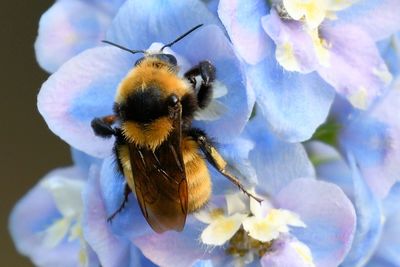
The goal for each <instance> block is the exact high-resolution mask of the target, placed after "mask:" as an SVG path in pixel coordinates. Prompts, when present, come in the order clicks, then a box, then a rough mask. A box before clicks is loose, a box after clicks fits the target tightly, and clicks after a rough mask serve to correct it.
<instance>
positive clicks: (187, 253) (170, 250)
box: [133, 224, 221, 267]
mask: <svg viewBox="0 0 400 267" xmlns="http://www.w3.org/2000/svg"><path fill="white" fill-rule="evenodd" d="M197 227H199V226H197ZM197 227H196V228H197ZM199 236H200V232H199V231H197V230H194V229H193V228H192V227H190V226H189V225H188V224H186V226H185V229H184V230H183V232H180V233H178V232H174V231H169V232H165V233H163V234H156V233H154V234H151V235H147V236H143V237H138V238H136V239H134V240H133V242H134V244H135V245H136V246H138V247H139V248H140V250H141V251H142V252H143V254H144V255H145V256H146V257H147V258H149V259H150V260H151V261H153V262H154V263H155V264H157V265H160V266H166V267H169V266H171V267H186V266H191V265H192V264H193V263H195V262H196V261H197V260H199V259H211V258H212V257H214V256H215V254H218V253H220V252H221V249H220V248H217V247H216V248H214V249H213V250H207V249H206V247H205V246H204V245H203V244H201V243H200V240H199Z"/></svg>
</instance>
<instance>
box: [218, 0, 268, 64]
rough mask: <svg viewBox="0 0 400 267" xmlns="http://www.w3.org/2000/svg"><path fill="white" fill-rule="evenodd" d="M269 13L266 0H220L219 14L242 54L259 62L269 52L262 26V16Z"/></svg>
mask: <svg viewBox="0 0 400 267" xmlns="http://www.w3.org/2000/svg"><path fill="white" fill-rule="evenodd" d="M267 13H268V4H267V1H265V0H252V1H248V0H233V1H232V0H220V1H219V6H218V15H219V17H220V19H221V21H222V23H223V24H224V26H225V28H226V30H227V32H228V34H229V37H230V39H231V40H232V43H233V44H234V46H235V48H236V49H237V51H238V53H239V54H240V56H242V57H243V59H244V60H245V61H246V62H247V63H249V64H257V63H259V62H260V61H261V60H263V59H264V58H265V57H266V56H267V53H268V51H267V50H268V49H269V47H268V46H269V45H270V44H269V43H268V41H267V36H266V34H265V32H264V31H263V29H262V27H261V17H262V16H264V15H266V14H267Z"/></svg>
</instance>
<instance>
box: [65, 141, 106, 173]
mask: <svg viewBox="0 0 400 267" xmlns="http://www.w3.org/2000/svg"><path fill="white" fill-rule="evenodd" d="M71 156H72V161H73V162H74V165H75V166H76V167H78V168H79V169H80V170H81V171H82V172H84V174H86V175H85V176H87V175H88V174H89V169H90V167H91V166H92V165H93V164H95V165H97V166H101V164H102V161H101V159H99V158H95V157H92V156H89V155H88V154H86V153H85V152H82V151H79V150H77V149H74V148H71Z"/></svg>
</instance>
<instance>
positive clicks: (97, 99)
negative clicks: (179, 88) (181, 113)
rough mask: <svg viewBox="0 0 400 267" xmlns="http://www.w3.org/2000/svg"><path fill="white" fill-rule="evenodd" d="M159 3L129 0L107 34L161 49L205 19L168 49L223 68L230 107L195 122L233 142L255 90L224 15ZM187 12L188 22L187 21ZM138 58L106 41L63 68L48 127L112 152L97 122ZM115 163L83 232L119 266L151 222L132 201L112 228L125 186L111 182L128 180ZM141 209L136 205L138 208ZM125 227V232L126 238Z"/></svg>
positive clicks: (219, 92)
mask: <svg viewBox="0 0 400 267" xmlns="http://www.w3.org/2000/svg"><path fill="white" fill-rule="evenodd" d="M157 3H158V2H157ZM155 6H156V2H155V1H147V2H139V1H128V2H127V3H126V4H125V5H124V6H123V7H121V9H120V11H119V13H118V15H117V16H116V18H115V20H114V22H113V24H112V25H111V28H110V31H109V32H108V37H107V39H108V40H110V41H113V42H115V43H118V44H120V45H123V46H126V47H132V48H137V49H148V48H149V49H150V50H154V49H159V47H160V46H161V45H158V46H157V44H155V45H152V43H153V42H163V43H167V42H170V41H171V40H173V39H174V38H176V37H177V36H180V35H181V34H182V33H184V32H185V31H187V30H188V29H190V28H192V27H193V26H194V25H197V24H200V23H203V24H205V25H204V26H203V28H201V29H199V30H197V31H196V32H194V33H192V34H191V35H190V36H188V37H186V38H185V39H184V40H182V41H181V42H180V43H177V44H176V45H174V46H173V47H172V51H171V50H166V51H167V52H169V53H174V55H175V56H176V58H177V59H178V62H179V65H180V66H181V67H182V72H183V71H185V70H187V69H188V68H189V67H191V66H194V65H196V64H198V63H199V61H202V60H205V59H207V60H210V61H211V62H213V63H214V64H215V66H216V69H217V70H218V72H217V82H216V84H217V85H218V86H217V87H218V88H216V91H215V95H214V97H215V98H217V97H219V98H218V99H217V100H219V104H217V106H220V107H221V106H223V107H225V108H223V109H221V110H220V111H222V113H219V112H217V113H212V112H211V115H213V114H214V115H213V116H214V117H215V115H218V117H217V118H213V116H205V117H204V114H202V115H203V116H200V118H201V119H203V122H202V121H196V125H197V126H198V127H201V128H203V129H204V130H205V131H206V132H207V133H208V134H209V135H210V136H211V137H213V138H214V139H215V140H216V141H218V142H229V139H231V138H234V137H235V136H237V135H238V134H239V133H240V131H241V130H242V129H243V127H244V124H245V123H246V121H247V119H248V117H249V116H250V113H251V110H252V106H253V101H254V100H253V98H252V94H251V91H249V90H248V89H247V87H246V86H245V85H246V82H245V81H246V80H245V77H244V75H243V74H242V72H241V63H240V61H239V60H238V59H237V57H236V55H235V53H234V52H233V49H232V47H231V45H230V43H229V41H228V39H227V38H226V37H225V36H224V33H223V31H222V30H221V29H220V28H219V27H218V26H216V25H218V24H219V22H218V20H217V19H216V18H215V17H214V16H213V15H212V14H211V13H210V12H209V11H208V10H207V9H206V7H205V5H204V4H203V3H201V2H198V1H185V2H182V3H181V2H179V3H178V2H175V1H165V2H163V3H162V4H161V5H159V6H158V7H157V8H155ZM136 10H141V12H140V13H139V14H141V15H138V14H136ZM133 12H134V13H133ZM150 14H151V15H152V16H154V17H153V18H154V20H149V16H150ZM182 14H184V15H185V16H184V18H185V19H182ZM178 18H180V19H178ZM211 24H214V25H211ZM210 40H213V42H210ZM183 42H184V43H183ZM150 46H151V47H150ZM136 59H137V56H132V55H131V54H129V53H127V52H126V51H122V50H120V49H117V48H115V47H109V46H102V47H97V48H93V49H88V50H86V51H84V52H83V53H81V54H79V55H78V56H76V57H74V58H72V59H71V60H70V61H68V62H67V63H65V64H64V65H63V66H61V67H60V68H59V70H58V71H57V72H56V73H55V74H53V75H52V76H51V77H50V78H49V80H48V81H47V82H46V83H45V84H44V85H43V87H42V89H41V92H40V94H39V99H38V106H39V110H40V112H41V113H42V115H43V116H44V118H45V119H46V122H47V123H48V125H49V127H50V128H51V129H52V130H53V131H54V132H55V133H56V134H58V135H59V136H60V137H61V138H63V139H64V140H65V141H67V142H68V143H69V144H70V145H71V146H73V147H75V148H77V149H79V150H81V151H84V152H85V153H88V154H90V155H92V156H96V157H103V158H104V157H110V156H111V154H112V144H113V142H114V140H112V139H111V140H104V139H102V138H99V137H96V136H95V135H94V133H93V130H92V129H91V126H90V122H91V120H92V119H93V118H95V117H102V116H104V115H109V114H112V112H113V111H112V105H113V102H114V100H113V99H114V96H115V92H116V90H117V88H118V84H119V83H120V81H121V80H122V79H123V78H124V77H125V76H126V74H127V73H128V71H130V70H131V69H132V68H133V66H134V62H135V60H136ZM224 91H226V94H225V92H224ZM212 103H218V102H217V101H213V102H212ZM211 107H215V105H211ZM214 111H215V110H214ZM217 111H218V110H217ZM204 119H205V121H204ZM233 121H234V123H232V122H233ZM113 161H114V159H113V156H111V157H110V158H109V159H106V160H104V162H103V167H102V168H101V173H100V174H99V175H98V176H96V177H95V178H96V179H100V178H101V177H105V178H104V179H102V180H101V181H102V182H101V183H100V185H104V184H103V182H104V183H106V184H105V185H104V186H103V187H101V188H102V189H104V190H107V191H106V192H101V194H96V195H95V198H92V197H89V196H92V195H91V194H90V192H91V189H94V188H97V187H96V186H95V185H96V184H93V183H94V182H97V183H99V181H98V180H96V179H95V178H93V179H91V180H90V181H92V183H91V186H88V190H87V191H86V192H87V193H86V194H85V195H87V197H86V198H85V201H84V203H86V207H90V208H87V209H86V211H87V212H86V213H85V214H86V216H84V218H85V219H84V221H86V222H87V223H86V224H85V223H84V225H86V226H87V227H86V226H84V230H85V231H84V232H85V233H86V236H87V241H88V242H89V244H90V245H91V246H92V248H93V250H94V251H95V252H96V253H97V254H98V257H99V259H100V262H102V263H104V265H105V266H120V264H122V263H121V262H124V263H126V262H127V259H129V251H130V250H131V248H130V247H129V244H130V239H131V238H133V236H135V235H138V234H140V231H139V230H138V229H136V227H135V223H134V222H133V221H137V220H142V222H143V221H144V218H143V216H142V215H141V214H140V211H139V209H138V207H137V204H136V206H133V207H132V205H133V204H132V202H133V201H130V203H129V205H128V207H127V209H126V212H127V213H126V214H129V216H128V215H125V216H120V217H117V218H116V219H115V221H114V222H113V224H112V225H111V224H109V223H107V221H106V219H107V215H109V214H111V213H112V212H113V211H115V209H116V207H117V206H118V205H119V203H120V201H121V199H122V197H123V195H122V191H118V190H117V188H116V186H112V184H111V182H112V181H118V186H119V188H122V187H123V185H124V184H123V180H122V179H119V180H115V179H114V178H115V177H114V176H115V165H114V164H112V163H113ZM110 174H112V175H111V177H110ZM105 179H108V181H106V180H105ZM105 181H106V182H105ZM118 192H119V193H118ZM104 200H105V201H104ZM91 205H94V207H92V206H91ZM99 205H103V207H104V208H106V210H105V211H104V212H103V213H102V214H99V213H98V212H96V211H99V210H100V207H101V206H99ZM134 207H136V209H134V211H132V209H133V208H134ZM129 211H131V212H129ZM135 211H136V212H135ZM100 215H102V216H100ZM93 220H95V221H94V222H93ZM148 230H149V229H148ZM121 232H122V233H125V234H124V235H121ZM107 233H111V235H110V236H111V237H110V239H106V238H105V236H106V235H107ZM111 241H114V242H116V243H118V244H120V245H119V246H118V247H119V248H121V247H124V249H119V250H118V251H116V250H110V249H109V248H110V246H113V244H114V243H112V242H111ZM116 243H115V244H116ZM124 252H127V254H125V255H127V256H126V257H122V256H121V254H123V253H124Z"/></svg>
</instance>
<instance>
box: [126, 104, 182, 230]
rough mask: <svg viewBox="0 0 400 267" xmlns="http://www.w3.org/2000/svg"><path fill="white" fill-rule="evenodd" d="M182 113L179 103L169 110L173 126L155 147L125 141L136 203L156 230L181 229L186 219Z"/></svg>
mask: <svg viewBox="0 0 400 267" xmlns="http://www.w3.org/2000/svg"><path fill="white" fill-rule="evenodd" d="M181 113H182V108H181V106H180V104H178V107H177V108H175V110H171V112H170V116H171V118H173V119H174V129H173V130H172V132H171V133H170V135H169V137H168V139H167V140H166V141H165V142H164V143H162V144H161V145H160V146H159V147H158V148H157V149H156V150H155V151H152V150H150V149H146V148H140V147H138V146H136V145H135V144H129V145H128V146H129V154H130V161H131V167H132V175H133V178H134V182H135V191H136V196H137V199H138V202H139V205H140V207H141V209H142V213H143V215H144V217H145V218H146V220H147V222H148V223H149V225H150V226H151V227H152V228H153V229H154V231H156V232H158V233H162V232H164V231H167V230H176V231H182V229H183V227H184V225H185V221H186V215H187V205H188V189H187V182H186V174H185V165H184V163H183V159H182V150H181V139H182V137H181V134H182V133H181Z"/></svg>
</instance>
